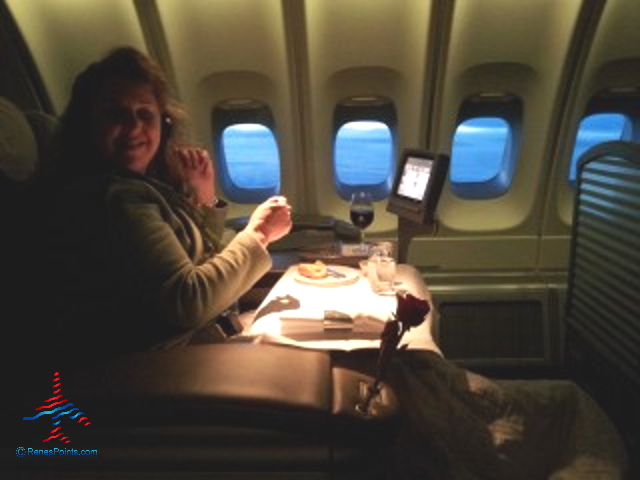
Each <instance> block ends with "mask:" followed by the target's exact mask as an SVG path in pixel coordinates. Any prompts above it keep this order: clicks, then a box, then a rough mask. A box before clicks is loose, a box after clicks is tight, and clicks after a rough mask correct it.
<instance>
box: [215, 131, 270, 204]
mask: <svg viewBox="0 0 640 480" xmlns="http://www.w3.org/2000/svg"><path fill="white" fill-rule="evenodd" d="M221 147H222V161H223V163H224V165H222V167H223V168H222V170H223V172H224V173H223V175H222V177H221V182H222V187H223V189H224V191H225V193H226V194H227V195H228V196H229V198H230V199H231V200H233V201H235V202H259V201H262V200H265V199H267V198H268V197H269V196H271V195H275V194H277V193H279V191H280V156H279V152H278V145H277V143H276V139H275V136H274V134H273V132H272V131H271V129H269V128H268V127H266V126H265V125H262V124H259V123H237V124H233V125H230V126H228V127H226V128H225V129H224V130H223V131H222V142H221Z"/></svg>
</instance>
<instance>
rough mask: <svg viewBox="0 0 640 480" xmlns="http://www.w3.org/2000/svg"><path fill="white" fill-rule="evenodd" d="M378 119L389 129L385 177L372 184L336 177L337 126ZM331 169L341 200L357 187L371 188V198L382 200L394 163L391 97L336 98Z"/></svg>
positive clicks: (358, 189)
mask: <svg viewBox="0 0 640 480" xmlns="http://www.w3.org/2000/svg"><path fill="white" fill-rule="evenodd" d="M367 121H368V122H379V123H383V124H384V125H386V126H387V128H388V129H389V132H390V135H391V153H390V156H391V158H390V159H389V160H390V168H389V174H388V175H387V178H386V179H384V180H383V181H382V182H379V183H375V184H353V185H352V184H347V183H344V182H341V181H340V179H339V178H338V171H337V155H336V143H337V138H338V132H339V131H340V129H341V128H342V127H343V126H344V125H346V124H348V123H351V122H367ZM332 138H333V142H332V154H331V158H332V169H333V182H334V186H335V189H336V192H337V193H338V195H339V196H340V198H342V199H343V200H347V201H348V200H349V199H350V198H351V195H352V194H353V193H355V192H357V191H362V190H364V191H367V192H370V193H371V195H372V197H373V200H374V201H380V200H385V199H386V198H388V197H389V194H390V193H391V186H392V183H393V177H394V174H395V169H396V163H397V161H396V160H397V158H396V157H397V143H398V142H397V116H396V109H395V106H394V104H393V102H392V101H391V99H389V98H387V97H384V96H374V95H369V96H354V97H349V98H346V99H344V100H342V101H340V102H338V103H337V104H336V106H335V108H334V113H333V132H332Z"/></svg>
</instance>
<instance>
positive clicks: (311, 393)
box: [0, 343, 399, 479]
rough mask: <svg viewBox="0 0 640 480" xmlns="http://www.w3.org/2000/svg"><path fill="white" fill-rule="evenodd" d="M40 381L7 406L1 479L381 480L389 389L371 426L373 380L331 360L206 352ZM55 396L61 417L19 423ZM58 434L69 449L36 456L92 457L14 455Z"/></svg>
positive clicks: (308, 354)
mask: <svg viewBox="0 0 640 480" xmlns="http://www.w3.org/2000/svg"><path fill="white" fill-rule="evenodd" d="M43 368H44V370H48V369H47V368H46V366H43ZM48 377H49V378H46V379H43V378H41V377H36V376H32V377H30V380H31V382H32V384H30V385H29V386H28V388H24V389H21V390H20V391H17V392H16V395H14V396H12V398H11V400H12V401H13V402H14V403H15V408H13V409H12V410H10V411H12V412H15V413H13V414H12V418H11V419H12V420H13V421H12V422H11V424H9V425H8V426H7V425H5V428H6V427H8V428H9V432H11V435H5V442H4V443H5V445H3V443H2V442H0V445H1V446H2V448H0V452H2V453H3V455H2V456H1V458H0V470H2V469H3V468H4V469H5V470H7V471H9V472H11V473H14V474H15V473H19V475H20V478H24V479H28V478H33V479H37V478H43V475H44V474H45V473H46V472H47V471H50V472H55V474H56V475H57V476H56V478H87V475H88V472H92V473H96V472H100V473H101V474H102V475H104V478H112V479H117V478H123V479H125V478H156V476H155V473H157V472H162V478H186V477H189V478H191V476H193V477H198V478H200V476H202V478H244V479H253V478H255V479H262V478H279V479H280V478H282V479H284V478H296V479H303V478H326V479H330V478H341V479H348V478H354V479H355V478H358V479H362V478H368V479H377V478H380V479H382V478H389V477H388V476H387V475H386V474H387V472H385V469H386V468H387V462H388V458H387V457H388V450H389V444H390V443H391V442H393V439H394V437H395V435H396V433H397V426H398V423H397V421H398V419H399V417H398V413H399V411H398V408H399V407H398V403H397V400H396V397H395V396H394V395H393V392H392V391H391V390H389V389H388V388H387V387H386V385H385V386H383V392H382V395H381V396H380V397H379V398H378V399H377V400H376V403H375V408H373V409H372V411H371V413H370V415H367V416H364V415H362V414H360V413H359V411H358V410H357V408H356V407H357V405H358V404H360V403H361V401H362V399H363V398H364V394H365V393H366V388H363V387H366V386H367V385H369V384H370V383H371V382H372V378H371V377H369V376H367V375H365V374H361V373H358V372H356V371H353V370H350V369H348V368H344V367H342V366H340V365H338V364H336V363H335V362H334V361H333V360H332V358H331V356H330V355H329V354H328V352H320V351H313V350H306V349H300V348H295V347H288V346H281V345H267V344H249V343H230V344H214V345H203V346H197V347H189V348H183V349H175V350H169V351H155V352H142V353H139V354H131V355H129V356H125V357H121V358H119V359H117V360H114V361H111V362H109V363H107V364H103V365H101V366H94V367H91V368H84V369H83V368H82V366H79V369H78V370H76V371H69V372H66V373H65V372H62V371H61V372H55V371H54V370H51V371H50V373H49V374H48ZM52 389H53V390H54V391H55V392H57V393H56V395H60V396H61V397H63V399H60V398H57V399H56V402H57V403H56V404H55V405H56V408H57V410H56V411H51V412H50V415H49V414H48V412H47V411H45V412H44V413H40V415H39V417H38V418H33V419H32V420H22V418H23V417H25V416H26V417H31V416H33V417H35V416H36V415H38V413H39V412H42V411H43V409H42V408H39V407H40V406H41V405H46V404H47V402H50V397H51V395H52ZM64 402H66V403H64ZM61 403H62V405H61ZM71 403H73V405H71ZM51 407H52V409H53V405H51ZM72 408H73V410H72ZM67 411H68V416H64V415H66V413H63V412H67ZM77 412H82V413H81V414H78V415H81V416H78V415H75V414H76V413H77ZM56 414H58V417H54V415H56ZM61 415H62V416H61ZM74 415H75V416H74ZM57 420H60V421H59V423H57V424H54V425H57V426H58V427H60V428H59V429H58V430H56V431H53V429H54V428H56V427H55V426H54V425H52V422H55V421H57ZM62 432H63V433H62ZM5 433H7V432H6V431H5ZM58 434H60V435H63V434H64V435H65V436H66V437H68V440H70V442H71V444H68V445H67V444H65V443H64V441H66V440H67V439H65V440H64V441H62V442H61V441H57V440H59V439H60V438H61V437H60V436H58V437H56V438H55V440H56V441H49V442H48V443H46V444H42V446H41V447H38V448H47V449H53V448H58V449H68V448H76V449H78V450H80V449H86V450H96V451H97V452H98V454H97V455H96V456H91V455H89V456H86V457H83V456H78V457H77V458H74V459H73V460H72V461H63V462H60V461H58V460H60V458H45V457H40V458H35V459H34V460H33V461H31V462H29V464H28V465H27V464H26V463H25V462H24V461H23V460H24V459H22V458H17V457H16V456H15V455H12V454H11V453H10V452H11V451H15V448H16V446H15V445H24V446H25V447H26V446H31V445H33V446H36V447H37V445H38V444H39V443H40V442H42V440H43V439H45V438H47V437H48V436H53V435H58ZM62 460H64V459H62ZM96 474H97V473H96ZM58 476H59V477H58ZM89 476H91V475H89ZM92 478H93V477H92ZM101 478H102V477H101Z"/></svg>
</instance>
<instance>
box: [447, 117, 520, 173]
mask: <svg viewBox="0 0 640 480" xmlns="http://www.w3.org/2000/svg"><path fill="white" fill-rule="evenodd" d="M509 132H510V129H509V124H508V123H507V122H506V120H504V119H502V118H498V117H478V118H470V119H468V120H465V121H464V122H462V123H461V124H460V125H459V126H458V128H456V132H455V134H454V136H453V147H452V151H451V164H450V166H449V178H450V179H451V181H452V182H455V183H469V182H471V183H482V182H488V181H490V180H492V179H494V178H496V177H497V176H498V174H499V173H500V172H501V171H502V169H503V168H504V161H505V152H506V148H507V142H508V140H509Z"/></svg>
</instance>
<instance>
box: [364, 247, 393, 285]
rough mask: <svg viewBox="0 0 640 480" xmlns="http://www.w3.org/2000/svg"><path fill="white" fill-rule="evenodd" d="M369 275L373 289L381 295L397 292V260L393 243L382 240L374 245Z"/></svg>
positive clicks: (370, 258)
mask: <svg viewBox="0 0 640 480" xmlns="http://www.w3.org/2000/svg"><path fill="white" fill-rule="evenodd" d="M368 265H369V269H368V277H369V283H370V285H371V289H372V290H373V291H374V292H375V293H378V294H380V295H389V294H395V287H394V282H395V278H396V261H395V259H394V257H393V253H392V250H391V244H390V243H388V242H381V243H378V244H376V245H374V246H373V248H372V249H371V256H370V257H369V262H368Z"/></svg>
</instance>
